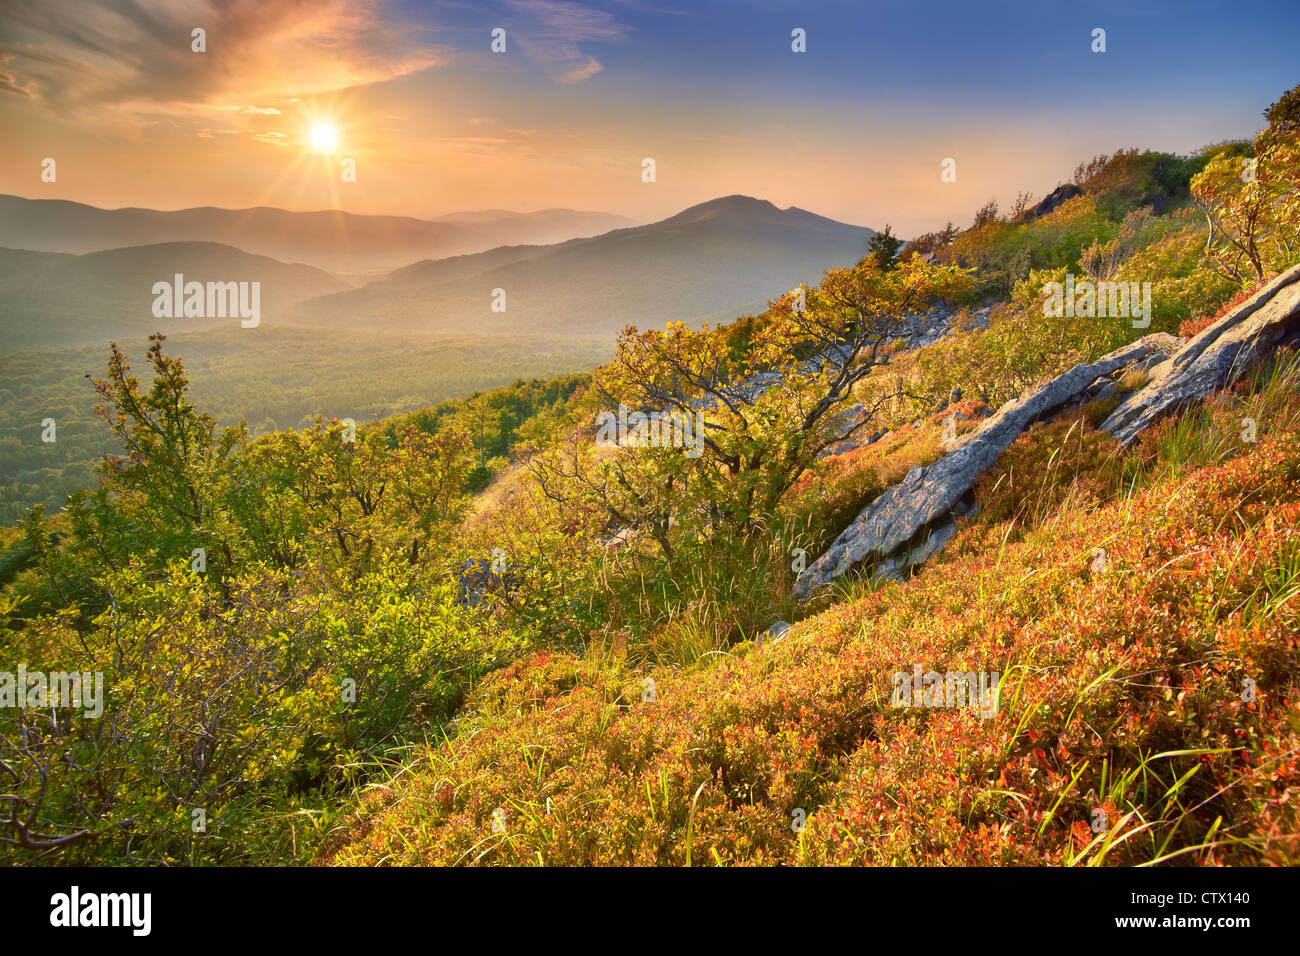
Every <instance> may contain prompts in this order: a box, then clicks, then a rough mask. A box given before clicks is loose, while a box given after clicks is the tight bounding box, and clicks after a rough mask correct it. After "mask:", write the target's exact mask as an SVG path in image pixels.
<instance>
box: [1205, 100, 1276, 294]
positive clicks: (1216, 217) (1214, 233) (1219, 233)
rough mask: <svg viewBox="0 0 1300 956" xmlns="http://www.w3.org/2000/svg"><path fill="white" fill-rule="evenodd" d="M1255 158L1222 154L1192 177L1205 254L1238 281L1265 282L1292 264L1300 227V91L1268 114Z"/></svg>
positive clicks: (1256, 146) (1256, 147) (1257, 139)
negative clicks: (1205, 233) (1271, 271)
mask: <svg viewBox="0 0 1300 956" xmlns="http://www.w3.org/2000/svg"><path fill="white" fill-rule="evenodd" d="M1264 115H1265V117H1267V119H1268V121H1269V126H1268V128H1267V129H1265V130H1263V131H1262V132H1261V133H1260V134H1259V135H1258V136H1256V137H1255V143H1254V153H1255V155H1254V157H1246V156H1238V155H1236V154H1235V152H1234V151H1233V150H1230V149H1222V150H1220V151H1219V152H1218V153H1217V154H1216V155H1215V156H1214V158H1213V159H1211V160H1210V162H1209V163H1208V164H1206V167H1205V168H1204V169H1203V170H1202V171H1201V172H1200V173H1198V174H1197V175H1196V176H1194V177H1193V178H1192V184H1191V188H1192V196H1193V197H1194V198H1195V200H1196V203H1197V205H1199V206H1200V207H1201V209H1202V211H1203V212H1204V213H1205V218H1206V221H1207V222H1208V223H1209V227H1210V234H1209V238H1208V239H1207V241H1206V251H1207V253H1208V254H1209V255H1210V256H1211V257H1212V259H1213V260H1214V262H1215V263H1216V264H1217V265H1218V266H1219V268H1220V270H1221V271H1222V273H1223V274H1224V275H1225V276H1227V277H1228V278H1230V279H1232V280H1233V281H1234V282H1244V281H1246V280H1247V279H1253V280H1254V281H1255V282H1262V281H1263V279H1264V275H1265V272H1266V271H1267V269H1268V268H1269V266H1270V265H1276V266H1282V265H1287V264H1289V263H1290V262H1291V261H1292V260H1293V258H1294V255H1295V252H1296V231H1297V227H1300V197H1298V196H1297V193H1298V191H1300V86H1297V87H1295V88H1294V89H1292V90H1289V91H1288V92H1286V93H1285V94H1283V95H1282V97H1280V98H1279V99H1278V101H1277V102H1276V103H1274V104H1273V105H1272V106H1270V107H1269V109H1268V110H1267V111H1266V112H1265V114H1264Z"/></svg>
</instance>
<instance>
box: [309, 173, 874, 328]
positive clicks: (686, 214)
mask: <svg viewBox="0 0 1300 956" xmlns="http://www.w3.org/2000/svg"><path fill="white" fill-rule="evenodd" d="M873 235H875V233H874V232H873V230H871V229H867V228H865V227H862V226H851V225H847V224H845V223H842V222H837V221H836V220H833V219H827V218H825V217H823V216H818V215H815V214H813V213H810V212H807V211H805V210H803V209H799V208H797V207H794V206H791V207H789V208H787V209H780V208H778V207H777V206H775V205H773V204H772V203H770V202H768V201H766V200H761V199H754V198H752V197H749V196H726V197H723V198H721V199H715V200H712V201H710V202H705V203H701V204H699V205H696V206H691V207H690V208H689V209H686V210H684V211H682V212H680V213H678V214H677V215H675V216H672V217H670V218H668V219H664V220H661V221H659V222H655V223H651V224H649V225H645V226H636V227H632V228H627V229H616V230H613V231H611V232H607V233H605V234H604V235H601V236H595V237H592V238H585V239H571V240H569V241H568V242H562V243H558V244H555V245H550V246H508V247H502V248H499V249H493V250H491V251H489V252H484V253H479V254H476V255H470V256H459V257H455V258H449V259H441V260H436V261H424V262H417V263H415V264H414V265H410V266H407V267H405V268H403V269H398V270H396V271H394V272H392V273H390V274H389V275H387V276H385V277H384V278H382V279H377V280H375V281H373V282H370V283H368V284H367V285H364V286H362V287H361V288H358V289H350V290H347V291H344V292H339V293H335V294H333V295H328V296H325V297H323V298H319V299H313V300H311V301H308V302H302V303H299V304H298V305H297V306H295V307H294V308H293V309H291V310H290V312H289V314H288V316H287V318H286V321H287V322H289V323H290V324H296V325H309V326H313V327H329V326H352V325H354V323H358V322H365V323H366V325H367V327H369V328H373V329H375V330H376V331H390V332H403V333H410V332H415V333H420V334H428V333H434V332H500V333H521V332H527V333H547V334H566V335H583V336H601V337H610V338H612V337H613V336H614V335H616V334H617V333H618V332H619V331H620V330H622V328H623V327H624V326H627V325H637V326H639V327H642V328H645V327H662V326H663V325H664V324H665V323H666V322H669V321H683V322H687V323H690V324H697V323H700V322H704V321H729V320H730V319H733V318H735V317H736V316H737V315H738V314H742V313H743V312H745V311H753V310H755V309H761V308H763V307H764V306H765V304H766V302H767V300H768V299H770V298H771V297H773V296H776V295H779V294H781V293H782V292H784V291H786V290H788V289H790V288H792V287H793V286H795V285H797V284H798V283H799V282H801V281H809V280H810V279H813V280H815V279H816V278H817V277H819V276H820V275H821V274H822V272H823V271H824V270H826V269H827V268H829V267H831V266H847V265H852V264H853V263H855V262H857V261H858V260H859V259H861V258H862V256H863V255H865V254H866V251H867V243H868V241H869V240H870V239H871V237H872V236H873ZM498 289H499V290H502V291H503V293H504V298H505V301H504V305H505V309H504V311H493V308H492V307H493V303H494V296H496V299H497V300H498V301H499V298H500V297H499V295H497V294H496V293H494V290H498Z"/></svg>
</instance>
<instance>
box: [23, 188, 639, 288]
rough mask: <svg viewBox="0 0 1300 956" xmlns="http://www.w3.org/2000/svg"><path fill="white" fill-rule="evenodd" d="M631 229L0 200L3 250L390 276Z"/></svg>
mask: <svg viewBox="0 0 1300 956" xmlns="http://www.w3.org/2000/svg"><path fill="white" fill-rule="evenodd" d="M632 223H633V220H631V219H628V218H627V217H625V216H616V215H614V214H612V213H606V212H580V211H577V210H573V209H543V210H541V211H538V212H530V213H519V212H510V211H508V210H503V209H490V210H483V211H477V212H459V213H451V214H450V215H447V216H443V217H441V218H439V219H414V218H411V217H408V216H366V215H357V214H354V213H347V212H343V211H341V210H338V209H329V210H322V211H319V212H292V211H289V210H286V209H275V208H272V207H269V206H257V207H254V208H251V209H219V208H217V207H215V206H199V207H195V208H193V209H177V210H172V211H163V210H158V209H138V208H132V207H128V208H123V209H100V208H98V207H96V206H88V205H85V204H84V203H78V202H68V201H65V200H59V199H24V198H22V197H20V196H8V195H0V246H4V247H8V248H12V249H30V250H33V251H36V252H70V253H87V252H99V251H102V250H105V249H114V248H119V247H121V246H138V245H152V244H156V243H162V242H195V241H198V242H219V243H223V244H225V245H230V246H236V247H238V248H240V249H243V250H244V251H245V252H251V253H253V254H255V255H263V256H270V257H271V258H273V259H279V260H281V261H282V262H305V263H308V264H310V265H314V266H316V267H317V268H320V269H325V270H328V271H330V272H336V273H341V274H365V273H370V274H375V273H384V272H387V271H389V270H390V269H394V268H396V267H398V266H402V265H406V264H408V263H410V262H413V261H415V260H417V259H427V258H442V257H445V256H455V255H463V254H466V253H471V252H483V251H485V250H487V249H492V248H494V247H496V246H500V245H505V244H506V243H521V242H523V243H539V244H545V243H553V242H560V241H562V240H564V239H572V238H573V237H574V236H594V235H598V234H600V233H602V232H608V231H609V230H610V229H615V228H618V227H620V226H627V225H631V224H632Z"/></svg>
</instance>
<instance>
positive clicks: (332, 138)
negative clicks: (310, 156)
mask: <svg viewBox="0 0 1300 956" xmlns="http://www.w3.org/2000/svg"><path fill="white" fill-rule="evenodd" d="M338 143H339V134H338V131H337V130H336V129H335V128H334V126H333V125H332V124H330V123H317V124H315V125H314V126H312V128H311V145H312V149H316V150H319V151H320V152H322V153H328V152H330V151H331V150H332V149H334V147H335V146H337V145H338Z"/></svg>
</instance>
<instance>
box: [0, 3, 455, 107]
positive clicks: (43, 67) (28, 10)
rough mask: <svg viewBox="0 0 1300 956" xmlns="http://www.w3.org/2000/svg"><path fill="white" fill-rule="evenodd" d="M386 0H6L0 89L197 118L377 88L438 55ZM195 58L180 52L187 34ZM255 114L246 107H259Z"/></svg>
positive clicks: (1, 15)
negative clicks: (199, 41) (202, 39)
mask: <svg viewBox="0 0 1300 956" xmlns="http://www.w3.org/2000/svg"><path fill="white" fill-rule="evenodd" d="M385 12H386V2H385V0H157V2H155V3H152V4H150V5H149V7H148V9H146V8H145V6H144V5H143V4H141V3H140V2H139V0H7V2H6V3H5V4H4V5H3V8H2V9H0V86H4V87H6V88H9V89H11V90H12V91H15V92H25V93H26V94H27V95H29V96H31V97H32V98H33V99H34V100H36V101H37V102H40V103H43V104H46V105H48V106H51V107H54V108H57V109H60V110H64V111H68V112H81V113H87V114H89V113H94V112H101V111H104V110H108V111H110V112H117V113H133V112H134V113H137V114H138V113H141V112H145V111H155V112H156V111H162V112H167V111H169V110H170V111H175V112H178V113H183V112H186V111H187V110H190V111H196V110H200V109H202V108H205V107H206V108H222V107H225V108H229V107H228V104H231V103H235V104H243V103H256V102H258V101H262V102H266V101H267V100H272V101H278V100H280V99H283V98H284V97H286V96H293V95H303V96H310V95H315V94H320V93H328V92H333V91H336V90H340V89H344V88H348V87H353V86H359V85H364V84H368V83H376V82H382V81H385V80H390V79H393V78H395V77H399V76H404V75H406V74H409V73H412V72H414V71H417V70H422V69H426V68H428V67H430V66H433V65H435V64H437V63H439V62H441V60H442V59H443V53H442V51H441V50H439V49H438V48H436V47H434V46H433V45H432V44H430V43H428V42H426V41H423V40H421V38H420V34H421V31H420V30H419V29H418V28H417V27H416V26H415V25H411V24H406V23H402V22H399V21H398V20H396V19H390V18H386V17H385ZM199 27H201V28H202V29H203V30H205V31H206V47H207V49H206V52H203V53H196V52H193V51H192V49H191V43H192V40H191V35H192V31H193V30H194V29H195V28H199ZM265 109H266V108H264V107H263V108H258V107H246V110H248V111H252V112H258V111H259V110H265Z"/></svg>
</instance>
